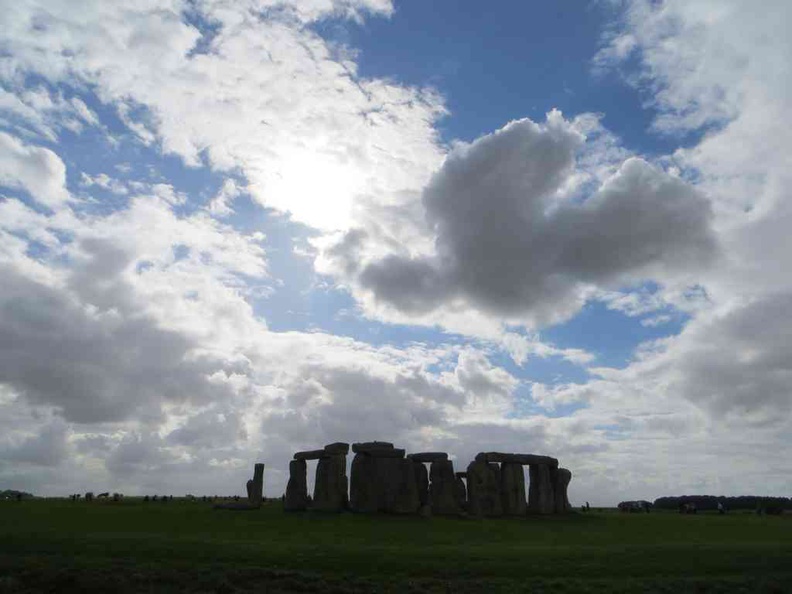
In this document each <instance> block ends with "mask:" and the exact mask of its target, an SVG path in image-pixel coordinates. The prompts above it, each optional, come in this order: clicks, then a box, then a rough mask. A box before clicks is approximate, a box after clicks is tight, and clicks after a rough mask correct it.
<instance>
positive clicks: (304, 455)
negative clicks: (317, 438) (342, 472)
mask: <svg viewBox="0 0 792 594" xmlns="http://www.w3.org/2000/svg"><path fill="white" fill-rule="evenodd" d="M325 456H327V452H325V451H324V450H308V451H305V452H297V453H296V454H294V459H295V460H319V459H321V458H324V457H325Z"/></svg>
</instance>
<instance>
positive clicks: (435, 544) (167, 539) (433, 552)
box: [0, 499, 792, 594]
mask: <svg viewBox="0 0 792 594" xmlns="http://www.w3.org/2000/svg"><path fill="white" fill-rule="evenodd" d="M41 591H51V592H67V591H81V592H107V591H112V592H116V593H125V592H229V593H230V592H268V593H276V592H278V593H280V592H338V593H348V592H477V593H485V592H673V593H675V594H678V593H680V592H792V516H790V515H787V516H776V517H771V516H755V515H753V514H736V513H735V514H730V515H726V516H718V515H706V514H699V515H695V516H681V515H679V514H676V513H663V512H659V513H651V514H619V513H615V512H606V511H601V512H597V511H592V512H590V513H587V514H572V515H569V516H563V517H562V516H548V517H528V518H510V519H506V518H503V519H488V520H472V519H457V518H437V517H435V518H418V517H396V516H363V515H354V514H338V515H334V514H333V515H325V514H314V513H306V514H286V513H284V512H283V511H282V508H281V505H280V503H279V502H277V503H276V502H270V503H266V504H265V505H264V506H263V507H262V508H261V509H260V510H257V511H248V512H232V511H227V510H213V509H212V507H211V504H209V503H202V502H188V501H172V502H168V503H160V502H148V503H144V502H142V501H141V500H135V499H127V500H125V501H123V502H120V503H113V502H93V503H86V502H76V503H74V502H70V501H63V500H54V499H49V500H46V499H45V500H32V501H23V502H0V592H41Z"/></svg>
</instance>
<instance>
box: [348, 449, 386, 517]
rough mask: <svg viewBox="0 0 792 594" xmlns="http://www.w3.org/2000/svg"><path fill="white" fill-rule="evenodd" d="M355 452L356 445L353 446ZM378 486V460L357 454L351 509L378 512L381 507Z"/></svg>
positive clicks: (351, 488)
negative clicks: (378, 499)
mask: <svg viewBox="0 0 792 594" xmlns="http://www.w3.org/2000/svg"><path fill="white" fill-rule="evenodd" d="M354 450H355V445H353V446H352V451H354ZM376 484H377V481H376V459H375V458H372V457H371V456H368V455H366V454H356V455H355V457H354V458H352V476H351V482H350V488H349V507H350V508H351V509H352V510H353V511H356V512H362V513H372V512H376V511H377V510H378V507H379V503H378V501H377V489H376Z"/></svg>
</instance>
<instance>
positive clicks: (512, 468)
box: [500, 462, 528, 516]
mask: <svg viewBox="0 0 792 594" xmlns="http://www.w3.org/2000/svg"><path fill="white" fill-rule="evenodd" d="M500 475H501V501H502V504H503V513H504V514H506V515H507V516H523V515H525V513H526V511H527V508H528V504H527V503H526V501H525V472H524V471H523V467H522V464H517V463H515V462H504V463H503V464H501V467H500Z"/></svg>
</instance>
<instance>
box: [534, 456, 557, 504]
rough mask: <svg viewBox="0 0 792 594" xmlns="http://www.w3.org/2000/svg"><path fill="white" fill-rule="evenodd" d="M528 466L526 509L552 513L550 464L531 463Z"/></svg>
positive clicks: (553, 500) (552, 499)
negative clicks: (529, 480)
mask: <svg viewBox="0 0 792 594" xmlns="http://www.w3.org/2000/svg"><path fill="white" fill-rule="evenodd" d="M529 468H530V470H529V476H530V479H531V485H530V488H529V489H528V509H529V510H530V511H531V513H536V514H552V513H553V512H554V511H555V495H554V494H553V483H552V480H551V477H550V466H549V465H547V464H533V465H531V466H530V467H529Z"/></svg>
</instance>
